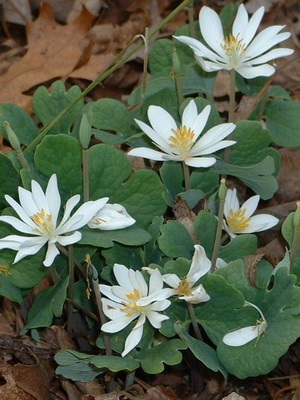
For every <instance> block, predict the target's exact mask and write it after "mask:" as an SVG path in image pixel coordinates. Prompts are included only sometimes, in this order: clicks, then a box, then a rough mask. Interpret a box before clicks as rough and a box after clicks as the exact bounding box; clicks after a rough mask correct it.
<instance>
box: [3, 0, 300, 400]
mask: <svg viewBox="0 0 300 400" xmlns="http://www.w3.org/2000/svg"><path fill="white" fill-rule="evenodd" d="M107 3H108V4H107V7H108V8H110V10H109V12H108V15H109V17H110V19H111V20H109V19H108V20H106V21H104V22H103V21H102V22H101V21H100V23H99V22H98V23H96V24H94V26H93V27H92V24H93V22H94V21H95V18H96V16H95V15H92V14H91V13H89V12H88V11H87V10H85V9H83V10H82V11H81V12H80V13H79V15H78V16H77V18H75V19H73V18H70V19H69V21H70V22H69V23H68V24H66V25H61V24H60V23H58V22H57V20H58V18H57V15H54V13H53V11H52V9H51V6H49V4H48V3H44V4H43V5H42V7H41V9H40V11H39V16H38V17H37V18H36V19H35V20H34V21H33V22H28V23H27V26H26V40H27V45H26V47H24V46H20V45H19V44H18V39H19V38H17V41H15V42H11V41H9V40H11V39H6V40H5V41H4V42H3V43H2V45H3V44H4V45H5V46H6V49H8V50H6V52H5V53H6V54H5V53H4V57H3V60H4V61H5V62H6V64H5V67H4V68H3V70H4V71H5V72H4V73H3V74H2V75H1V76H0V88H1V90H0V103H6V102H12V103H16V104H18V105H20V106H21V107H23V108H24V109H26V110H27V111H31V108H32V106H31V99H32V97H31V95H32V90H33V89H34V88H36V87H37V86H39V85H41V84H46V85H47V84H48V83H49V82H51V81H53V80H54V79H58V78H61V79H62V80H68V81H70V82H73V83H74V82H76V83H78V81H80V84H81V85H82V86H83V87H84V86H85V85H86V81H92V80H94V79H95V78H96V77H97V76H98V75H99V74H100V73H101V72H102V71H103V70H105V69H106V68H107V67H108V65H110V64H111V63H112V62H113V60H114V59H115V56H116V54H117V53H118V51H119V50H121V49H122V48H123V47H124V44H126V43H127V42H129V40H130V39H131V38H132V37H134V35H136V34H140V33H141V32H143V31H144V29H145V27H146V26H147V24H149V22H150V24H151V22H152V23H153V24H154V23H155V22H157V21H149V18H147V16H146V15H145V12H144V10H141V8H140V4H139V3H140V2H138V1H126V2H123V4H122V2H121V1H118V2H117V5H115V6H114V5H112V3H111V2H109V1H108V2H107ZM145 3H146V5H147V7H148V8H149V7H150V8H151V7H152V8H151V10H152V18H153V15H156V18H160V16H159V13H161V12H162V11H163V12H165V11H166V10H167V9H168V7H169V8H171V7H174V5H173V3H174V2H173V1H171V0H165V1H163V2H160V5H158V2H156V1H149V2H148V1H147V2H145ZM214 3H215V4H214V5H215V6H216V7H222V6H223V5H224V4H222V1H214ZM248 3H249V7H250V6H253V4H254V3H255V1H254V0H250V1H249V2H248ZM263 3H264V5H266V6H267V7H268V16H269V18H270V20H271V23H272V24H274V19H276V22H277V23H278V21H277V20H278V15H279V14H278V10H280V4H279V3H280V2H278V1H274V0H268V1H266V0H265V1H264V2H263ZM260 4H261V2H260ZM210 6H211V4H210ZM117 7H119V10H116V8H117ZM254 7H257V6H256V5H255V4H254ZM120 8H121V11H123V13H124V12H125V13H127V14H128V15H129V18H128V19H127V21H125V22H124V21H123V20H122V18H121V17H120ZM122 8H124V10H122ZM284 9H285V11H286V14H287V16H286V17H284V19H285V21H284V23H287V21H288V24H289V28H290V30H291V31H292V32H293V39H292V44H291V45H290V47H294V48H296V51H298V53H299V47H300V46H299V39H298V37H299V30H300V29H299V26H298V25H297V21H299V19H300V17H299V10H298V8H297V1H294V0H290V1H289V2H288V3H287V4H286V5H285V8H284ZM153 10H154V11H153ZM109 13H110V14H109ZM137 13H138V14H137ZM155 13H156V14H155ZM282 18H283V17H282V15H281V16H280V23H282V21H281V19H282ZM111 21H112V22H111ZM65 22H66V21H65ZM172 23H173V24H174V21H173V22H172ZM175 23H178V25H180V24H181V23H182V21H179V22H178V21H175ZM173 28H174V29H176V26H173ZM23 40H24V39H23V38H22V40H21V42H22V41H23ZM23 53H25V54H24V55H23ZM0 61H1V65H2V63H3V62H4V61H2V60H1V58H0ZM297 65H299V60H298V62H297V61H295V62H291V63H289V64H288V65H287V66H285V67H284V68H283V70H282V71H283V74H280V78H279V77H278V75H279V74H278V75H277V76H276V79H280V81H278V83H280V84H281V85H283V86H284V87H286V88H287V89H290V90H291V91H292V95H293V97H294V99H298V98H299V93H300V86H299V82H300V78H299V68H297ZM7 67H8V69H7ZM6 69H7V70H6ZM132 69H133V70H135V71H134V73H133V76H134V78H133V79H132V80H131V81H130V82H129V87H131V86H132V85H134V84H136V83H137V81H138V79H139V74H141V68H140V60H139V59H134V60H133V68H132V66H131V68H130V67H128V66H124V67H123V71H121V72H119V71H118V73H119V74H120V78H119V80H115V81H114V80H113V78H112V79H111V80H110V86H111V89H109V88H107V87H106V88H105V87H104V88H100V89H96V90H95V92H94V93H95V94H96V95H99V94H105V91H106V90H110V92H109V93H110V94H111V91H113V90H114V86H117V85H118V84H119V83H120V82H121V81H123V80H125V82H124V83H123V89H122V90H121V92H120V90H119V89H117V90H116V92H115V93H116V94H117V96H120V93H121V95H122V96H126V94H127V93H126V89H127V87H128V86H127V85H128V82H126V80H127V79H129V76H128V72H132ZM0 70H1V69H0ZM222 85H224V82H221V83H220V87H219V88H218V87H217V88H216V91H217V92H216V94H217V95H218V94H219V95H220V107H221V108H222V105H221V104H222V103H221V102H222V101H223V100H222V99H221V97H222V96H223V95H224V93H225V91H224V89H223V87H222ZM225 85H226V82H225ZM108 86H109V85H108ZM242 106H243V105H242ZM243 107H245V108H246V110H243V109H242V110H240V112H241V113H243V112H244V113H247V112H248V109H249V107H250V108H251V107H252V103H251V99H248V104H246V105H245V106H243ZM224 109H225V107H224ZM0 146H1V151H3V152H7V151H9V149H10V148H9V147H8V146H7V144H6V143H5V141H4V142H3V139H2V141H1V143H0ZM280 152H281V154H282V169H281V173H280V175H279V188H280V189H279V192H277V194H276V195H275V197H274V198H273V199H272V200H269V201H267V202H265V204H264V209H263V211H262V212H268V209H272V210H273V211H274V210H275V215H278V216H279V217H280V218H281V219H282V220H283V219H284V218H285V217H286V216H287V215H288V214H289V213H290V211H291V210H293V209H294V208H295V202H296V201H297V200H299V198H300V194H299V185H298V182H299V177H298V176H297V174H295V171H298V170H299V168H298V164H299V157H300V156H299V154H300V151H299V149H280ZM287 178H288V179H287ZM245 195H246V192H245ZM262 236H263V234H262ZM266 242H268V244H267V245H266V246H265V247H264V248H261V249H260V251H259V253H264V254H265V255H266V256H267V258H268V257H269V258H272V256H274V254H275V255H276V256H277V257H278V258H282V254H284V244H282V243H280V242H278V238H277V237H275V238H274V239H273V241H271V242H270V241H269V240H266ZM272 243H273V244H272ZM272 246H274V247H273V248H272ZM279 248H280V249H279ZM276 252H277V253H276ZM257 257H258V258H259V257H260V256H259V255H258V256H257ZM247 264H248V267H249V273H250V274H251V276H252V275H253V274H254V275H255V264H256V259H253V260H250V259H248V260H247ZM251 279H253V276H252V278H251ZM46 285H47V282H46ZM27 300H28V301H29V302H30V301H32V299H30V298H28V299H27ZM23 311H24V310H22V308H18V307H17V306H15V304H14V303H12V302H10V301H9V300H7V299H3V300H2V302H1V314H0V352H1V359H0V372H1V381H0V398H1V399H3V400H10V399H18V400H32V399H36V400H38V399H43V400H48V399H67V398H68V399H75V400H76V399H87V400H91V399H95V400H98V399H99V400H100V399H103V400H106V399H107V400H117V399H120V400H121V399H122V400H125V399H140V400H143V399H145V400H158V399H160V400H174V399H181V398H185V399H188V398H189V399H190V400H200V399H201V400H204V399H221V398H223V399H228V400H242V399H253V400H254V399H255V400H256V399H257V400H258V399H264V398H274V399H275V398H276V399H293V400H296V399H298V398H299V368H298V369H297V367H299V365H298V364H299V361H298V360H299V359H300V347H299V343H297V342H296V343H295V344H294V345H293V346H292V348H291V350H290V351H289V353H288V354H287V355H285V356H284V357H283V358H282V360H281V361H280V363H279V365H278V367H277V368H276V370H275V371H273V372H272V373H270V374H269V376H265V377H258V378H256V379H247V380H245V381H240V382H239V381H235V380H232V381H229V382H228V383H227V384H224V383H220V382H219V377H218V376H216V375H215V374H213V373H209V374H208V376H205V381H206V388H205V390H204V391H203V393H202V394H201V395H195V394H194V395H190V396H189V394H188V382H187V381H186V379H185V378H184V376H185V374H187V373H188V371H187V370H186V369H185V370H184V369H182V370H178V371H176V369H172V370H171V371H169V372H163V373H161V374H158V375H157V376H156V377H155V379H154V380H153V381H152V382H151V380H150V379H149V377H143V378H144V380H141V379H137V383H136V385H134V386H133V387H132V389H131V390H130V391H124V390H121V388H122V386H123V382H122V380H121V381H120V382H119V384H120V387H119V389H120V390H119V389H118V388H117V390H116V391H115V392H112V393H110V394H105V392H104V390H103V387H102V386H101V385H100V384H99V382H98V381H92V382H89V383H87V384H85V385H84V384H82V383H79V382H77V383H76V382H75V383H74V382H72V381H66V380H65V379H62V378H60V377H58V376H55V374H54V368H55V366H53V359H52V357H53V354H54V352H56V351H58V350H59V349H64V348H76V346H75V345H74V343H73V341H72V340H71V338H70V337H69V335H68V334H67V332H66V331H65V330H64V328H63V327H60V326H52V327H51V328H47V329H45V330H44V332H43V333H42V340H41V341H38V342H35V341H34V340H33V339H31V338H29V337H27V336H23V337H22V338H18V337H17V333H18V332H19V330H20V328H22V323H23V322H22V321H23V315H22V313H23ZM291 365H292V366H293V367H292V368H291ZM278 376H279V377H281V379H280V378H278ZM147 381H148V382H150V385H149V384H148V383H147ZM212 388H214V389H212ZM236 392H237V393H236ZM292 393H293V394H292Z"/></svg>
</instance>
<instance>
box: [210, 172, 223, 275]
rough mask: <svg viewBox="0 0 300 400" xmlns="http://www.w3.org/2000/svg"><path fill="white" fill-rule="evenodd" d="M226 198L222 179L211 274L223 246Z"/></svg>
mask: <svg viewBox="0 0 300 400" xmlns="http://www.w3.org/2000/svg"><path fill="white" fill-rule="evenodd" d="M225 198H226V185H225V179H221V185H220V189H219V211H218V224H217V230H216V236H215V243H214V248H213V253H212V256H211V272H214V270H215V269H216V262H217V258H218V254H219V249H220V246H221V237H222V227H223V214H224V207H225Z"/></svg>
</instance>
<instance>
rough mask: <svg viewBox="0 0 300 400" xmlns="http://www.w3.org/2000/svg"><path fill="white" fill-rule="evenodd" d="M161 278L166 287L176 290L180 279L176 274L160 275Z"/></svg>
mask: <svg viewBox="0 0 300 400" xmlns="http://www.w3.org/2000/svg"><path fill="white" fill-rule="evenodd" d="M162 278H163V281H164V282H166V284H167V285H169V286H171V287H172V288H174V289H177V288H178V285H179V283H180V282H181V280H180V278H179V277H178V276H177V275H176V274H164V275H162Z"/></svg>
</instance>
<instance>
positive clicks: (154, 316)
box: [99, 264, 171, 357]
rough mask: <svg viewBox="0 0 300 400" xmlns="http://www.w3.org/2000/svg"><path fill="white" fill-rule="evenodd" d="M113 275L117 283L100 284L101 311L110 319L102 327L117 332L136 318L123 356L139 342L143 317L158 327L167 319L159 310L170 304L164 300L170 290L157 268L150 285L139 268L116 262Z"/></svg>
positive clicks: (144, 320) (106, 330) (107, 330)
mask: <svg viewBox="0 0 300 400" xmlns="http://www.w3.org/2000/svg"><path fill="white" fill-rule="evenodd" d="M114 274H115V277H116V280H117V282H118V284H119V285H120V286H108V285H102V284H101V285H99V288H100V291H101V292H102V293H103V294H104V295H105V296H106V297H108V299H106V298H102V305H103V312H104V314H105V315H106V316H107V317H108V318H110V319H111V321H109V322H106V323H105V324H103V325H102V328H101V329H102V330H103V331H104V332H108V333H114V332H119V331H121V330H122V329H124V328H125V327H126V326H127V325H128V324H130V322H132V321H134V320H135V319H136V318H138V320H137V323H136V325H135V326H134V328H133V329H132V331H131V333H130V334H129V335H128V337H127V339H126V341H125V348H124V351H123V353H122V357H124V356H125V355H126V354H128V353H129V352H130V351H131V350H132V349H134V348H135V347H136V346H137V345H138V343H139V342H140V340H141V338H142V335H143V325H144V323H145V322H146V318H147V319H148V320H149V322H150V324H151V325H152V326H153V327H154V328H156V329H160V327H161V323H162V321H164V320H166V319H168V318H169V317H167V316H166V315H163V314H160V313H159V311H164V310H165V309H166V308H167V307H169V305H170V304H171V302H170V301H169V300H166V298H167V297H169V296H170V293H169V290H168V289H163V280H162V277H161V274H160V272H159V270H158V269H156V270H154V271H153V274H152V275H151V276H150V280H149V288H148V285H147V283H146V281H145V279H144V277H143V275H142V274H141V272H140V271H134V270H132V269H128V268H126V267H125V266H124V265H121V264H115V265H114Z"/></svg>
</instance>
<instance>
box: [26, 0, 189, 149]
mask: <svg viewBox="0 0 300 400" xmlns="http://www.w3.org/2000/svg"><path fill="white" fill-rule="evenodd" d="M190 2H191V0H184V1H183V2H182V3H181V4H179V6H178V7H176V8H175V10H173V11H172V12H171V13H170V14H169V15H168V16H167V17H166V18H165V19H164V20H162V21H161V22H160V24H158V25H157V27H156V28H155V29H154V30H153V31H152V32H151V33H149V39H151V38H153V37H154V36H155V35H156V34H157V33H158V32H159V31H160V30H161V29H162V27H163V26H164V25H166V24H168V23H169V21H171V20H172V19H173V18H174V17H175V15H177V14H178V13H179V12H180V11H181V10H183V9H184V8H185V7H186V6H187V5H188V4H190ZM131 44H132V42H130V43H129V44H128V46H126V48H125V49H124V50H122V51H121V52H120V54H119V56H118V57H117V58H116V59H115V60H114V61H113V62H112V63H111V65H110V66H109V67H108V68H107V69H106V70H105V71H103V72H102V73H101V74H100V75H99V76H98V77H97V78H96V79H95V80H94V81H93V82H92V83H91V84H90V85H89V86H88V87H87V88H86V89H85V90H84V91H83V92H82V93H81V94H80V96H78V97H77V98H76V99H75V100H74V101H73V102H71V103H70V104H69V105H68V106H67V107H66V108H64V109H63V110H62V111H61V112H60V113H59V114H58V115H57V116H56V117H55V118H54V119H53V120H52V121H51V122H50V123H49V124H48V125H46V126H45V127H44V128H43V129H42V130H41V132H40V134H39V135H38V136H37V137H36V138H35V139H34V140H33V141H32V142H31V143H30V144H29V145H28V147H27V148H26V149H25V150H24V152H25V153H27V152H29V151H30V150H32V149H34V148H35V147H36V146H37V145H38V144H39V143H40V142H41V140H42V139H43V138H44V137H45V136H46V134H47V133H48V132H49V131H50V130H51V129H52V128H53V126H55V125H56V124H57V122H58V121H59V120H60V119H61V118H62V117H63V116H64V115H65V114H66V113H67V112H68V111H70V110H71V109H72V108H73V107H74V106H75V105H76V104H77V103H78V102H79V101H80V100H81V99H82V98H84V97H85V96H86V95H87V94H88V93H89V92H90V91H91V90H93V89H94V88H95V87H96V86H98V85H99V84H100V83H101V82H103V81H104V80H105V79H107V78H108V77H109V76H110V75H112V74H113V73H114V72H115V71H116V70H117V69H119V68H120V67H122V65H124V64H125V63H126V62H127V61H128V60H130V59H131V57H132V56H133V55H134V54H135V53H136V52H137V51H138V50H139V49H141V48H142V47H143V45H144V42H142V43H139V44H138V45H136V46H134V48H133V49H132V50H131V51H128V52H127V53H126V50H127V49H128V47H130V46H131Z"/></svg>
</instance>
